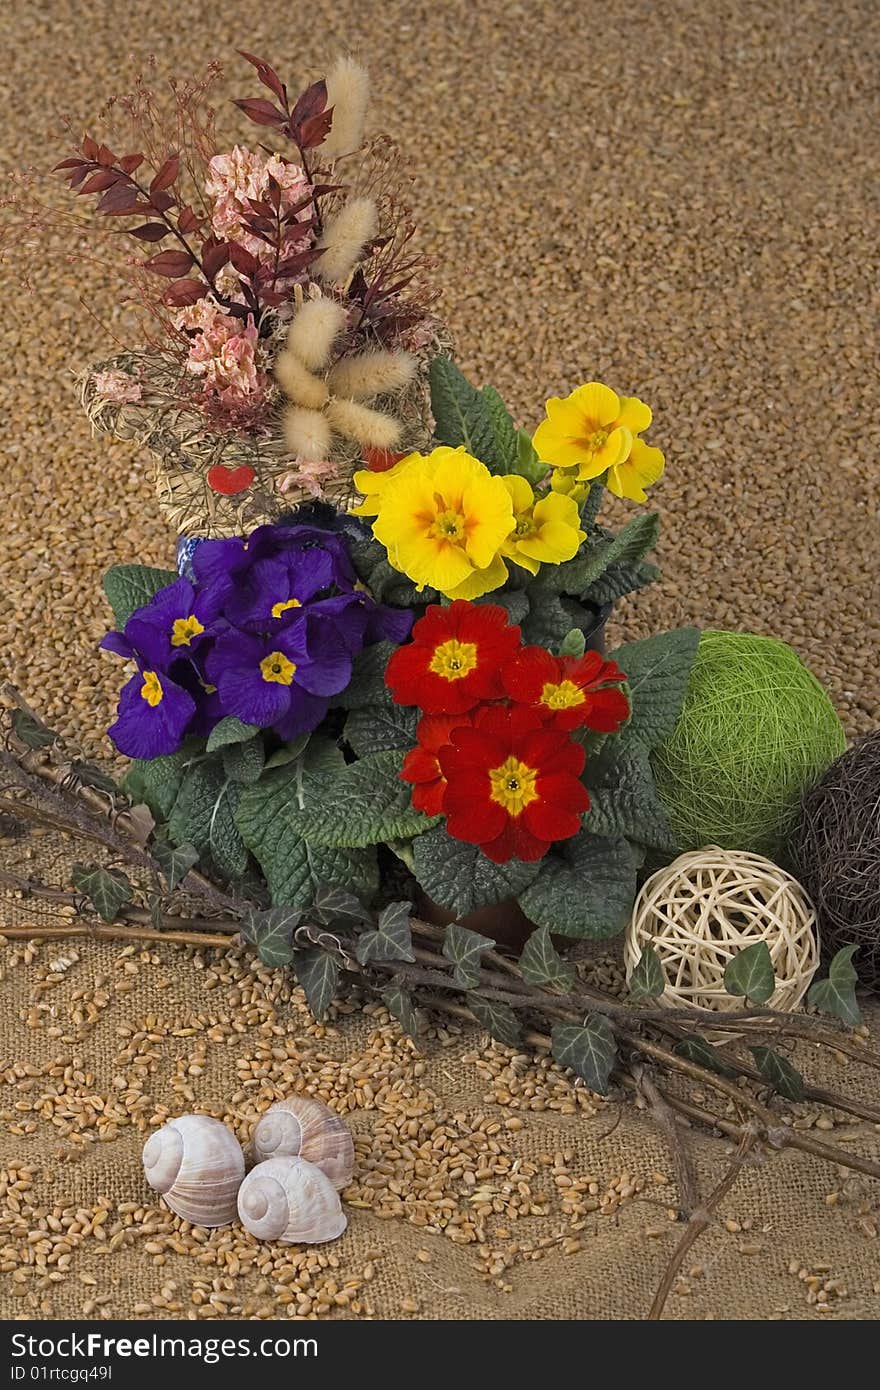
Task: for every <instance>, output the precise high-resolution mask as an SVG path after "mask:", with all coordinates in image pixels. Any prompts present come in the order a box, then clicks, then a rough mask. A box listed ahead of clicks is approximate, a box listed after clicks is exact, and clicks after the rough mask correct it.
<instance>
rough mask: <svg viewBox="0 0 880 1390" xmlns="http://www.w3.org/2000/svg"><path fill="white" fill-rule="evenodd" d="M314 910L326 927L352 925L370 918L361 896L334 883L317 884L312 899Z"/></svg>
mask: <svg viewBox="0 0 880 1390" xmlns="http://www.w3.org/2000/svg"><path fill="white" fill-rule="evenodd" d="M312 911H313V912H314V914H315V916H316V917H317V919H318V921H319V922H321V923H322V924H323V925H324V926H325V927H330V926H337V925H345V926H352V925H354V924H355V923H358V922H368V921H369V920H370V914H369V912H368V911H367V909H366V908H365V907H364V905H363V903H362V902H361V900H360V898H358V897H357V896H356V895H355V894H354V893H350V892H349V891H348V889H346V888H339V887H338V886H337V885H336V884H334V883H319V884H318V885H317V887H316V888H315V896H314V898H313V899H312Z"/></svg>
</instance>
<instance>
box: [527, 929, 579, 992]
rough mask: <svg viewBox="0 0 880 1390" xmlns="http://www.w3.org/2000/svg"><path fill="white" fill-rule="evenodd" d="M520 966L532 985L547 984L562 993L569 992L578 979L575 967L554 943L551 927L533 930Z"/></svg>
mask: <svg viewBox="0 0 880 1390" xmlns="http://www.w3.org/2000/svg"><path fill="white" fill-rule="evenodd" d="M519 968H520V970H521V971H522V973H523V978H524V979H525V980H526V981H527V982H528V983H529V984H530V985H546V986H547V987H549V988H550V989H554V990H557V991H558V992H559V993H560V994H568V993H569V991H570V990H571V988H572V986H573V985H574V984H575V982H576V980H577V972H576V970H575V969H574V967H573V966H571V965H569V964H568V962H567V961H565V960H563V959H562V956H561V955H560V954H559V952H558V951H557V950H556V948H555V946H554V945H553V942H552V940H551V937H550V928H549V927H539V928H538V930H537V931H533V932H532V934H531V936H530V937H529V939H528V941H527V942H526V944H525V946H524V947H523V949H522V955H521V956H520V958H519Z"/></svg>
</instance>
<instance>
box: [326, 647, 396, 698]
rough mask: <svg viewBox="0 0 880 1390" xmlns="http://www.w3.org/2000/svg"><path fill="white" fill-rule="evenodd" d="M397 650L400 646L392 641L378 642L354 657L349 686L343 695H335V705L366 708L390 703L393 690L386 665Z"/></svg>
mask: <svg viewBox="0 0 880 1390" xmlns="http://www.w3.org/2000/svg"><path fill="white" fill-rule="evenodd" d="M395 651H397V648H396V647H395V645H394V643H393V642H375V643H374V644H373V645H372V646H371V647H364V649H363V651H362V652H360V653H359V654H358V655H357V656H356V657H355V659H354V665H353V667H352V673H351V680H350V681H349V683H348V685H347V686H346V687H345V689H344V690H343V691H342V694H341V695H334V696H333V704H334V706H339V707H340V708H341V709H364V708H369V707H371V706H374V705H390V704H391V691H390V690H389V689H388V687H387V685H386V684H385V667H386V666H387V665H388V658H389V657H390V656H391V654H392V652H395Z"/></svg>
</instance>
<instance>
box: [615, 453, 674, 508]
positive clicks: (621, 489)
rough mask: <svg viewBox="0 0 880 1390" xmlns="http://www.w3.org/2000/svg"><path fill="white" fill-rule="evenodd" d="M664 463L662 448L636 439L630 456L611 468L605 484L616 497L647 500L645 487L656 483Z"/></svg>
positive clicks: (639, 500)
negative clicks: (655, 447)
mask: <svg viewBox="0 0 880 1390" xmlns="http://www.w3.org/2000/svg"><path fill="white" fill-rule="evenodd" d="M664 463H665V460H664V458H663V451H662V449H654V448H652V447H651V446H650V445H649V444H646V443H645V441H644V440H643V439H634V440H633V442H632V448H631V449H630V452H629V457H628V458H626V459H624V461H623V463H618V464H617V465H616V467H614V468H609V470H608V477H607V478H606V479H605V486H606V487H607V488H608V491H609V492H613V493H614V495H615V497H628V498H630V500H631V501H633V502H647V500H648V497H647V494H646V492H645V488H646V487H650V486H651V484H652V483H656V481H657V479H658V478H659V477H660V475H661V473H662V472H663V466H664Z"/></svg>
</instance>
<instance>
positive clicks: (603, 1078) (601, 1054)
mask: <svg viewBox="0 0 880 1390" xmlns="http://www.w3.org/2000/svg"><path fill="white" fill-rule="evenodd" d="M550 1043H551V1046H550V1051H551V1052H552V1054H553V1056H554V1057H555V1059H556V1061H557V1062H558V1063H559V1065H560V1066H562V1067H570V1068H571V1070H572V1071H573V1072H576V1073H577V1075H578V1076H580V1077H581V1078H582V1079H583V1080H584V1081H586V1083H587V1085H588V1086H589V1088H590V1090H591V1091H595V1092H597V1094H598V1095H600V1096H604V1095H607V1093H608V1078H609V1076H610V1075H611V1071H612V1068H613V1067H614V1063H615V1062H616V1060H617V1044H616V1042H615V1041H614V1033H613V1031H612V1028H611V1024H610V1023H609V1022H608V1020H607V1018H605V1017H604V1015H603V1014H588V1015H587V1018H586V1020H585V1022H584V1026H583V1027H582V1028H579V1027H578V1026H577V1025H576V1024H571V1023H557V1024H554V1027H553V1032H552V1034H551V1037H550Z"/></svg>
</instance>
